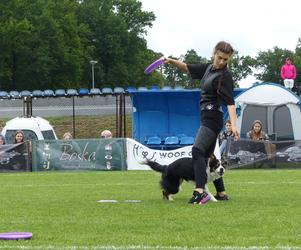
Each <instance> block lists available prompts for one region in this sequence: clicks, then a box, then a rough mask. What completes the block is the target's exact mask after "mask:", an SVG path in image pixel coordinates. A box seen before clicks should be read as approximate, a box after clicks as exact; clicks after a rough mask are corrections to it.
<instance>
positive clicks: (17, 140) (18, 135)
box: [14, 130, 24, 144]
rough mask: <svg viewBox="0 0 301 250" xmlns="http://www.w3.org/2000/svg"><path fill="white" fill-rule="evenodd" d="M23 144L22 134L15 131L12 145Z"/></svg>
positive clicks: (19, 131)
mask: <svg viewBox="0 0 301 250" xmlns="http://www.w3.org/2000/svg"><path fill="white" fill-rule="evenodd" d="M22 142H24V133H23V131H21V130H17V131H16V133H15V139H14V144H16V143H22Z"/></svg>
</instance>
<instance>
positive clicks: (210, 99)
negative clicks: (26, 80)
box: [164, 41, 239, 205]
mask: <svg viewBox="0 0 301 250" xmlns="http://www.w3.org/2000/svg"><path fill="white" fill-rule="evenodd" d="M233 52H234V50H233V48H232V46H231V45H230V44H229V43H226V42H224V41H221V42H219V43H217V45H216V46H215V48H214V51H213V63H212V64H186V63H184V62H181V61H178V60H174V59H171V58H166V59H165V62H164V63H168V64H171V65H174V66H175V67H177V68H178V69H180V70H182V71H186V72H189V73H190V75H191V77H192V78H193V79H200V80H201V84H202V86H201V88H202V94H201V102H200V105H201V127H200V128H199V130H198V132H197V135H196V138H195V143H194V145H193V147H192V159H193V161H192V164H193V168H194V174H195V180H196V186H195V190H194V191H193V196H192V198H191V199H190V200H189V203H193V204H199V205H202V204H205V203H206V202H208V201H209V200H210V197H209V195H208V194H207V193H206V192H205V190H204V188H205V184H206V181H207V175H206V165H207V164H206V162H207V159H208V158H209V156H210V155H211V154H212V153H213V152H214V148H215V144H216V140H217V137H218V134H219V133H220V131H221V130H222V128H223V111H222V108H221V105H223V104H226V105H227V107H228V113H229V117H230V122H231V124H232V132H233V135H234V139H235V140H238V139H239V132H238V130H237V128H236V109H235V103H234V98H233V85H234V84H233V79H232V76H231V73H230V72H229V71H228V67H227V65H228V62H229V60H230V58H231V56H232V54H233ZM214 185H215V188H216V191H217V194H216V196H215V197H216V198H217V199H218V200H228V199H229V198H228V196H227V194H226V192H225V187H224V183H223V179H222V178H219V179H217V180H216V181H215V182H214Z"/></svg>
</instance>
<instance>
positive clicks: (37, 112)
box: [0, 94, 132, 139]
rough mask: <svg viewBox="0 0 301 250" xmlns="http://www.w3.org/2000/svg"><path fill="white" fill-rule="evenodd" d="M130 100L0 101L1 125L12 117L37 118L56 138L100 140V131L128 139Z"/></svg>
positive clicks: (106, 97)
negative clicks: (53, 132)
mask: <svg viewBox="0 0 301 250" xmlns="http://www.w3.org/2000/svg"><path fill="white" fill-rule="evenodd" d="M131 107H132V105H131V100H130V97H129V96H127V95H125V94H119V95H94V96H82V97H80V96H70V97H65V96H64V97H44V98H31V97H23V98H16V99H13V98H10V99H1V100H0V126H1V127H2V128H3V127H4V126H5V124H6V122H7V121H8V120H10V119H12V118H15V117H21V116H31V115H32V116H39V117H42V118H44V119H46V120H48V121H49V122H50V124H51V125H52V126H53V127H54V130H55V132H56V135H57V137H58V138H62V135H63V134H64V133H65V132H71V133H72V135H73V138H76V139H85V138H99V137H100V133H101V131H102V130H105V129H108V130H111V131H112V133H113V136H114V137H131V123H132V122H131V120H132V119H131Z"/></svg>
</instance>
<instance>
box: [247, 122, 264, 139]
mask: <svg viewBox="0 0 301 250" xmlns="http://www.w3.org/2000/svg"><path fill="white" fill-rule="evenodd" d="M246 137H247V138H248V139H252V140H254V141H257V140H260V141H268V140H269V136H268V135H267V134H266V133H265V132H264V131H263V130H262V122H261V121H260V120H255V121H254V122H253V124H252V130H250V131H249V132H248V133H247V134H246Z"/></svg>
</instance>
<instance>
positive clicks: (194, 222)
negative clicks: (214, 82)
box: [0, 170, 301, 249]
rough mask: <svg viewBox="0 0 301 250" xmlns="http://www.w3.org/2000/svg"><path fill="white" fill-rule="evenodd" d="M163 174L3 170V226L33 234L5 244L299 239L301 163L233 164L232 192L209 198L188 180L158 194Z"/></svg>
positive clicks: (191, 244) (165, 245)
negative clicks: (292, 166)
mask: <svg viewBox="0 0 301 250" xmlns="http://www.w3.org/2000/svg"><path fill="white" fill-rule="evenodd" d="M158 180H159V174H157V173H155V172H152V171H125V172H51V173H42V172H40V173H37V172H33V173H18V174H17V173H14V174H12V173H1V175H0V183H1V185H0V226H1V231H2V232H8V231H30V232H33V234H34V236H33V238H32V239H31V240H27V241H24V240H20V241H0V249H185V248H186V249H189V248H195V249H223V248H227V247H228V248H227V249H233V248H235V247H237V248H243V247H244V248H247V247H251V246H255V247H256V248H259V247H269V249H274V248H276V247H297V246H301V237H300V235H301V212H300V207H301V199H300V188H301V171H298V170H231V171H228V172H227V174H226V176H225V183H226V186H227V190H228V193H229V194H230V195H231V198H232V199H231V200H230V201H229V202H218V203H214V202H210V203H208V204H206V205H205V206H197V205H190V204H187V201H188V199H189V198H190V196H191V192H192V186H190V184H187V183H185V184H184V185H183V190H182V192H180V193H179V194H178V195H176V197H175V201H174V202H166V201H163V200H161V194H160V190H159V187H158ZM210 189H211V190H212V191H213V190H214V188H213V186H212V184H210ZM101 199H115V200H118V201H120V202H118V203H97V202H96V201H97V200H101ZM124 200H142V202H141V203H125V202H124ZM265 249H266V248H265Z"/></svg>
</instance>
